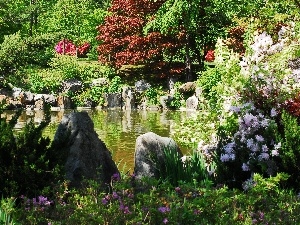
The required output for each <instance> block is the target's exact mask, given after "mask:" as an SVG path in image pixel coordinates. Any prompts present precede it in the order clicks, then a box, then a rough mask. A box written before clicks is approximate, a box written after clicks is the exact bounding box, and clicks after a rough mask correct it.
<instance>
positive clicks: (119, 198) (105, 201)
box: [101, 190, 134, 214]
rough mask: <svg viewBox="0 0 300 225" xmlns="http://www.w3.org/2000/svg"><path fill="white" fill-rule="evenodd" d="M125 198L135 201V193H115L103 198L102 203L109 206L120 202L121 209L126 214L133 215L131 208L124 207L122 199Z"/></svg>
mask: <svg viewBox="0 0 300 225" xmlns="http://www.w3.org/2000/svg"><path fill="white" fill-rule="evenodd" d="M122 196H123V198H124V197H127V198H128V199H133V197H134V195H133V193H131V192H129V191H127V190H125V191H123V193H122V194H121V195H120V194H118V193H117V192H115V191H113V192H112V194H107V195H106V196H105V197H104V198H102V200H101V202H102V204H103V205H108V204H109V203H110V202H112V201H119V205H120V207H119V209H120V211H122V212H123V213H124V214H131V212H130V210H129V207H128V206H126V205H124V202H125V201H124V200H123V199H122Z"/></svg>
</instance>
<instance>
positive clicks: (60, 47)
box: [55, 39, 91, 57]
mask: <svg viewBox="0 0 300 225" xmlns="http://www.w3.org/2000/svg"><path fill="white" fill-rule="evenodd" d="M90 47H91V45H90V44H89V43H87V42H85V43H83V44H82V45H80V46H79V47H77V46H76V45H75V44H74V43H73V42H72V41H71V40H68V39H64V40H61V41H60V42H58V43H57V45H56V46H55V51H56V52H57V53H58V54H61V55H72V56H75V55H76V53H77V56H78V57H85V56H86V54H87V53H88V52H89V50H90Z"/></svg>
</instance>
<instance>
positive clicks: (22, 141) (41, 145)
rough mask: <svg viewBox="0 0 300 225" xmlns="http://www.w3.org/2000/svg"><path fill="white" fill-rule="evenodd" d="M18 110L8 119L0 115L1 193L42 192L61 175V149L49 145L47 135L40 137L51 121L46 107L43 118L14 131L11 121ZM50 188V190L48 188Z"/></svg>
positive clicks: (15, 119) (31, 193)
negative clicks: (18, 130)
mask: <svg viewBox="0 0 300 225" xmlns="http://www.w3.org/2000/svg"><path fill="white" fill-rule="evenodd" d="M19 115H20V114H19V113H17V114H16V115H15V116H14V118H13V119H12V120H11V121H10V122H6V118H0V131H1V132H0V140H1V141H0V171H1V177H0V190H1V195H2V196H3V197H9V196H20V195H21V194H26V195H28V196H32V195H35V194H36V193H37V192H42V191H43V189H44V188H46V187H50V186H51V184H52V183H53V182H55V181H56V180H57V179H58V178H60V177H61V176H62V166H63V165H62V161H61V160H63V155H64V153H63V152H56V151H55V149H52V148H51V147H50V140H49V138H44V137H42V131H43V129H44V128H45V127H46V126H47V125H48V124H49V122H50V112H49V109H48V110H46V112H45V121H42V122H41V123H40V124H39V125H38V126H35V124H34V122H33V121H31V122H29V123H28V124H26V125H25V127H24V128H23V129H22V131H20V132H18V133H15V131H14V125H15V124H16V122H17V118H18V116H19ZM48 191H49V190H48Z"/></svg>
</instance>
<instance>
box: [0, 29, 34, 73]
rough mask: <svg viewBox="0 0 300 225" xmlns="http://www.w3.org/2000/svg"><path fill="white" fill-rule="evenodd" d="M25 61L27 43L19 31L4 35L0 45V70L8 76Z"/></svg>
mask: <svg viewBox="0 0 300 225" xmlns="http://www.w3.org/2000/svg"><path fill="white" fill-rule="evenodd" d="M27 62H28V52H27V45H26V43H25V42H24V40H23V39H22V37H21V35H20V33H15V34H12V35H8V36H5V38H4V41H3V42H2V44H1V45H0V72H1V73H2V74H3V75H4V76H8V75H9V74H11V73H14V72H15V70H17V69H19V68H20V67H21V66H23V65H25V64H26V63H27Z"/></svg>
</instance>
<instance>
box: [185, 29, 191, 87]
mask: <svg viewBox="0 0 300 225" xmlns="http://www.w3.org/2000/svg"><path fill="white" fill-rule="evenodd" d="M185 38H186V39H185V40H186V43H185V72H186V82H189V81H192V63H191V56H190V48H191V46H190V35H189V34H186V37H185Z"/></svg>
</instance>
